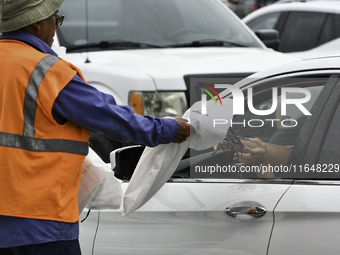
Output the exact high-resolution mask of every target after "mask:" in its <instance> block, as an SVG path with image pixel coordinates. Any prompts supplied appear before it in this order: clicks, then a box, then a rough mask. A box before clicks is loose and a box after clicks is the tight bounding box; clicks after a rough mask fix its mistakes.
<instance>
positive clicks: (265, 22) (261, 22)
mask: <svg viewBox="0 0 340 255" xmlns="http://www.w3.org/2000/svg"><path fill="white" fill-rule="evenodd" d="M280 15H281V13H280V12H274V13H269V14H266V15H263V16H261V17H259V18H257V19H254V20H252V21H250V22H249V23H248V24H247V25H248V26H249V27H250V29H251V30H253V31H254V32H256V31H257V30H260V29H274V28H275V26H276V24H277V22H278V20H279V17H280Z"/></svg>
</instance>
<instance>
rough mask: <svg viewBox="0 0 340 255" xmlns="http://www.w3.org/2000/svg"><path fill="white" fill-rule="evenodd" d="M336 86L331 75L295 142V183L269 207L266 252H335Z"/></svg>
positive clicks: (339, 208) (339, 190)
mask: <svg viewBox="0 0 340 255" xmlns="http://www.w3.org/2000/svg"><path fill="white" fill-rule="evenodd" d="M339 85H340V83H339V79H338V77H333V78H332V80H331V82H329V84H328V87H327V88H325V91H324V92H325V93H324V94H323V95H322V97H323V100H322V101H321V100H320V102H318V105H317V107H316V111H317V112H318V113H317V114H315V116H313V117H312V118H310V119H309V121H308V123H306V126H305V127H304V129H303V130H301V133H300V136H299V137H298V139H297V143H298V145H297V147H296V148H294V150H293V151H292V153H294V155H292V157H291V158H290V162H289V164H292V165H295V166H297V168H296V169H297V171H296V173H295V178H296V180H295V181H294V184H293V185H292V186H291V187H290V188H289V190H288V191H287V192H286V193H285V195H284V196H283V197H282V199H281V200H280V202H279V203H278V205H277V207H276V208H275V224H274V228H273V233H272V238H271V241H270V246H269V252H268V254H280V253H282V251H285V252H286V253H287V254H336V253H338V252H339V250H340V244H339V241H338V240H339V237H340V234H339V229H338V226H339V224H340V203H339V202H338V198H339V195H340V182H339V180H340V171H339V164H340V150H339V148H340V147H339V142H340V140H339V135H338V131H339V123H340V105H339V98H340V86H339ZM316 111H315V112H316ZM306 122H307V121H306Z"/></svg>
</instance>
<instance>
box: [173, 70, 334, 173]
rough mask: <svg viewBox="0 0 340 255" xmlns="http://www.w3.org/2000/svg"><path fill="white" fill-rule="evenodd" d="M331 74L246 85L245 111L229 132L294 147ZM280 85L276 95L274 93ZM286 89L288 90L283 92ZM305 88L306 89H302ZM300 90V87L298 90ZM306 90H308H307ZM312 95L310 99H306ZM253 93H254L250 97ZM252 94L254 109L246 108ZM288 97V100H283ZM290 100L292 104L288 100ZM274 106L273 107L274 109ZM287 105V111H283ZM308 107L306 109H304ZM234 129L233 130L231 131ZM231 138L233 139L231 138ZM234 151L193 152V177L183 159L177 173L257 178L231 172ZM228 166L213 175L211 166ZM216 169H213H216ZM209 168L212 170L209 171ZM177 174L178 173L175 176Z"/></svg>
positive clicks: (237, 118) (220, 167)
mask: <svg viewBox="0 0 340 255" xmlns="http://www.w3.org/2000/svg"><path fill="white" fill-rule="evenodd" d="M327 80H328V76H326V77H314V76H313V77H295V78H280V79H278V78H273V79H269V80H267V81H265V82H263V81H262V82H259V83H257V84H252V86H248V87H246V88H244V90H243V91H244V94H246V97H245V105H246V109H245V113H244V115H237V116H234V118H233V119H232V120H231V125H230V128H229V132H228V133H231V134H236V135H237V136H238V137H242V138H246V139H247V138H256V137H257V138H260V139H261V140H262V141H264V142H267V143H271V144H275V145H281V146H286V147H290V148H292V147H294V144H295V142H296V139H297V137H298V135H299V133H300V131H301V129H302V127H303V125H304V122H305V120H306V119H307V118H308V116H309V115H308V114H307V113H306V111H307V112H308V113H310V112H311V111H312V108H313V105H314V103H315V102H316V101H317V100H318V97H319V95H320V93H321V91H322V90H323V88H324V85H325V84H326V83H327ZM249 87H253V91H252V93H250V91H249V90H248V88H249ZM273 88H277V92H275V93H277V94H275V93H274V91H275V89H273ZM283 88H285V89H286V91H285V92H284V94H283V92H282V91H283V90H282V89H283ZM300 88H302V89H303V90H302V91H301V90H299V89H300ZM295 89H297V90H295ZM307 91H308V92H309V93H307ZM307 94H310V98H307V97H308V95H307ZM251 95H252V96H251ZM250 96H251V97H252V100H253V103H252V105H253V107H254V109H255V110H253V109H250V107H247V105H248V98H249V97H250ZM275 97H276V98H277V106H276V107H274V106H273V98H275ZM284 98H286V99H285V100H282V99H284ZM304 98H306V100H305V101H306V102H305V103H302V106H303V107H300V108H299V107H298V104H295V103H294V102H298V101H301V102H302V101H304V100H303V99H304ZM287 100H290V103H287ZM272 107H273V108H272ZM271 108H272V109H273V110H272V113H270V114H267V115H263V116H260V115H258V112H256V110H260V111H266V110H269V109H271ZM283 108H285V109H286V110H285V113H284V114H283V112H282V110H283ZM305 110H306V111H305ZM231 131H232V132H231ZM228 139H229V140H228V142H231V140H232V139H234V138H233V136H232V137H231V138H228ZM230 139H231V140H230ZM235 141H236V142H235V144H236V145H235V146H236V147H237V146H238V145H237V140H236V139H235ZM233 151H234V150H230V151H229V150H223V149H221V150H219V151H214V150H211V151H207V152H203V153H202V152H196V151H191V154H190V160H191V162H190V163H189V162H187V164H190V165H191V167H190V176H188V175H186V176H185V174H184V172H185V171H188V169H186V170H184V162H181V164H182V165H181V166H180V167H179V169H178V171H177V173H178V174H179V175H177V177H190V178H203V179H204V178H224V179H229V178H241V179H248V178H258V177H257V175H256V173H254V172H239V171H236V170H235V169H233V170H235V172H230V171H229V170H230V169H232V168H231V166H232V165H233V164H234V163H233V162H232V160H233V157H234V152H233ZM223 166H224V167H225V170H226V171H225V172H224V173H223V172H219V173H218V174H217V173H215V172H214V173H213V174H211V171H210V170H209V169H215V170H216V169H217V168H219V169H220V170H221V169H223ZM215 170H214V171H215ZM209 171H210V173H209ZM174 176H175V177H176V173H175V175H174ZM277 178H282V176H281V175H277Z"/></svg>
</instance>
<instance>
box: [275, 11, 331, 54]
mask: <svg viewBox="0 0 340 255" xmlns="http://www.w3.org/2000/svg"><path fill="white" fill-rule="evenodd" d="M326 17H327V14H325V13H318V12H300V11H299V12H291V13H290V14H289V16H288V18H287V21H286V23H285V24H284V26H283V28H282V30H281V31H279V32H280V47H279V51H281V52H294V51H304V50H309V49H312V48H314V47H316V46H317V45H318V41H319V36H320V33H321V30H322V27H323V24H324V22H325V20H326ZM292 38H294V40H292Z"/></svg>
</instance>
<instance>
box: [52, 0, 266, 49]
mask: <svg viewBox="0 0 340 255" xmlns="http://www.w3.org/2000/svg"><path fill="white" fill-rule="evenodd" d="M59 12H60V13H62V14H63V15H65V17H66V18H65V21H64V23H63V26H61V27H60V28H59V29H58V31H57V33H58V35H59V40H60V42H61V44H62V45H63V46H66V47H68V46H71V45H82V44H88V43H98V42H100V41H114V40H126V41H133V42H142V43H147V44H152V45H157V46H167V45H172V44H175V43H188V42H192V41H194V40H224V41H230V42H232V43H236V44H241V45H245V46H252V47H261V46H260V45H259V43H258V42H257V41H256V40H255V39H254V37H253V36H252V35H251V34H250V33H249V32H248V31H247V29H246V28H245V27H243V26H242V23H241V22H240V21H239V20H238V19H236V18H235V17H234V16H233V15H232V13H230V12H229V11H228V10H227V9H225V8H221V5H220V4H219V3H218V1H212V0H209V1H207V0H172V1H168V0H143V1H141V0H100V1H82V0H72V1H67V2H65V3H64V4H63V5H62V6H61V8H60V10H59Z"/></svg>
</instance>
